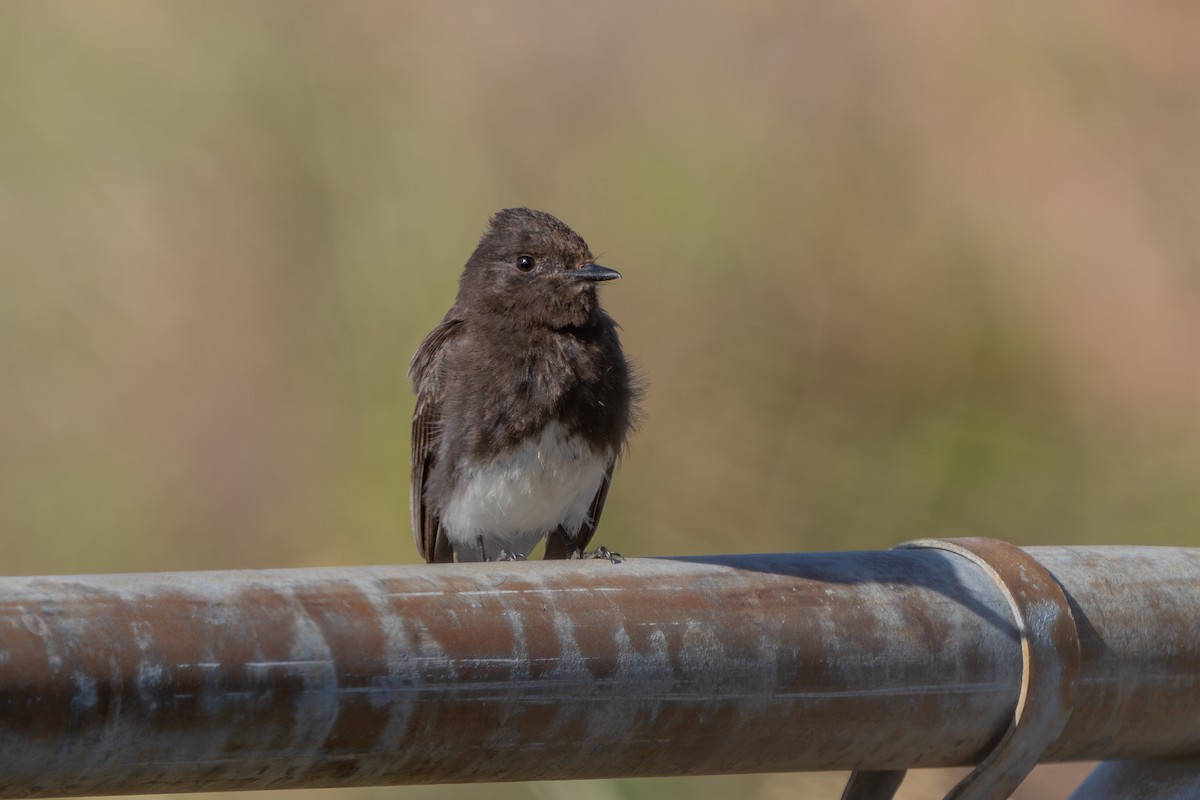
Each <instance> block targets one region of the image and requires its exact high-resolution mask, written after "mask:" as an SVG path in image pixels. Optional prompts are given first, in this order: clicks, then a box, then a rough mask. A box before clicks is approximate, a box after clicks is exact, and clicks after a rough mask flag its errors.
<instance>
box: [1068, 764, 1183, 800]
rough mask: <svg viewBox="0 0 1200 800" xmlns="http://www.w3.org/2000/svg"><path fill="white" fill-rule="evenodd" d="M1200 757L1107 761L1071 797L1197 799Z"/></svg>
mask: <svg viewBox="0 0 1200 800" xmlns="http://www.w3.org/2000/svg"><path fill="white" fill-rule="evenodd" d="M1197 797H1200V758H1159V759H1145V760H1142V761H1105V762H1104V763H1103V764H1101V765H1100V766H1098V767H1096V768H1095V769H1094V770H1092V773H1091V774H1090V775H1088V776H1087V779H1086V780H1084V782H1083V783H1082V784H1080V785H1079V788H1078V789H1076V790H1075V792H1074V793H1073V794H1072V795H1071V800H1196V798H1197Z"/></svg>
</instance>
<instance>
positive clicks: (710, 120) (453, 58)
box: [0, 0, 1200, 800]
mask: <svg viewBox="0 0 1200 800" xmlns="http://www.w3.org/2000/svg"><path fill="white" fill-rule="evenodd" d="M1198 29H1200V7H1198V6H1193V5H1187V4H1180V5H1162V4H1159V5H1155V6H1132V5H1122V4H1113V3H1088V4H1084V3H1079V4H1071V3H1068V4H1065V5H1064V4H1057V3H1052V4H1037V3H1029V2H1018V3H1005V4H983V5H980V4H959V3H952V2H947V0H935V1H934V2H931V3H923V4H919V5H918V4H909V5H907V6H906V5H904V4H876V3H865V2H857V1H854V0H852V1H851V2H846V3H835V4H825V3H808V2H805V3H788V2H782V0H750V2H740V3H732V2H726V3H720V2H697V3H690V4H687V5H674V4H666V3H661V2H651V3H636V2H629V1H628V0H621V1H620V2H612V3H603V4H566V3H562V4H556V3H549V2H539V1H535V0H528V1H521V2H496V3H491V2H481V1H469V2H460V3H453V4H410V3H387V4H383V3H373V2H359V1H357V0H355V1H352V2H339V3H317V2H242V3H232V2H200V1H198V0H197V1H196V2H189V1H188V0H170V1H168V2H157V3H154V2H109V3H90V4H85V3H67V2H12V3H6V4H5V5H4V6H3V7H2V8H0V535H2V536H3V545H4V559H3V562H0V563H2V565H3V566H2V567H0V570H2V571H3V572H4V573H5V574H30V573H70V572H114V571H137V570H176V569H189V570H191V569H222V568H261V567H285V566H316V565H333V564H365V563H387V562H399V561H414V560H416V552H415V550H414V548H413V546H412V544H411V540H410V535H409V528H408V517H407V492H408V488H407V486H408V425H409V416H410V414H411V409H412V406H411V403H412V398H411V395H410V392H409V387H408V384H407V381H406V379H405V378H404V371H405V368H406V366H407V361H408V358H409V356H410V355H411V353H412V351H413V350H414V349H415V347H416V345H417V343H418V342H419V341H420V338H421V336H422V335H423V334H424V333H425V332H426V331H427V330H429V329H430V328H431V327H432V326H433V325H434V324H435V323H436V322H437V321H438V320H439V319H440V318H441V316H442V314H443V313H444V311H445V309H446V308H447V307H448V306H449V304H450V303H451V301H452V299H453V294H454V291H455V282H456V278H457V275H458V271H459V269H460V267H461V265H462V263H463V262H464V261H465V259H466V257H467V256H468V255H469V253H470V251H471V250H472V248H473V247H474V244H475V241H476V240H477V237H478V236H479V234H480V233H481V231H482V230H483V227H484V225H485V223H486V221H487V218H488V216H489V214H491V213H492V212H493V211H495V210H497V209H499V208H502V207H506V206H513V205H529V206H533V207H537V208H541V209H545V210H547V211H550V212H552V213H554V214H556V215H558V216H560V217H562V218H563V219H564V220H565V221H567V223H568V224H570V225H572V226H573V227H575V228H576V229H577V230H578V231H579V232H580V233H581V234H582V235H583V236H584V237H585V238H586V239H587V240H588V242H589V243H590V244H591V245H592V249H593V250H594V251H595V252H596V253H597V254H599V255H600V256H601V257H602V259H603V261H602V263H605V264H610V265H612V266H614V267H617V268H618V269H620V270H621V271H622V272H623V274H624V276H625V280H623V281H621V282H619V283H617V284H613V285H610V286H607V287H605V290H604V293H605V302H606V304H607V306H608V308H609V309H610V311H611V312H612V313H613V315H614V316H615V317H616V318H617V319H618V321H620V322H621V323H622V325H623V330H624V334H623V335H624V341H625V343H626V346H627V349H628V351H629V352H630V353H631V354H632V355H633V356H634V357H635V358H636V359H637V361H638V363H639V364H640V365H641V368H642V369H643V370H644V372H645V373H646V375H647V377H648V378H649V382H650V392H649V395H648V399H647V402H646V419H645V422H644V425H643V426H642V430H641V431H640V432H639V433H638V435H637V437H636V439H635V442H634V445H633V448H632V450H631V452H630V453H629V455H628V457H627V459H626V460H625V462H624V464H623V465H622V467H621V469H620V472H619V474H618V476H617V480H616V483H615V488H614V491H613V493H612V494H611V495H610V499H609V505H608V510H607V512H606V515H605V525H604V530H603V531H602V534H601V538H602V540H603V542H604V543H605V544H607V545H609V546H611V547H613V548H615V549H618V550H620V551H622V552H624V553H626V554H633V555H659V554H702V553H718V552H734V551H737V552H742V551H778V550H801V549H803V550H808V549H856V548H881V547H888V546H891V545H893V544H896V543H898V542H901V541H904V540H906V539H911V538H915V537H920V536H957V535H992V536H999V537H1002V538H1004V539H1008V540H1010V541H1013V542H1017V543H1021V544H1034V543H1037V544H1051V543H1081V544H1102V543H1120V544H1174V545H1197V544H1200V491H1197V486H1198V485H1200V483H1198V481H1200V415H1198V414H1197V413H1196V409H1197V401H1198V400H1200V361H1198V359H1197V356H1196V354H1197V350H1198V346H1200V150H1198V148H1200V92H1198V91H1197V86H1198V85H1200V83H1198V79H1200V49H1198V48H1196V47H1195V46H1194V33H1195V31H1196V30H1198ZM797 746H803V743H802V742H798V743H797ZM1060 769H1062V770H1066V772H1065V773H1061V774H1067V775H1069V777H1070V779H1071V780H1074V779H1075V778H1076V777H1077V776H1078V773H1079V768H1078V767H1069V768H1060ZM1055 774H1060V773H1055V772H1054V771H1053V769H1051V770H1043V771H1040V772H1039V773H1038V774H1037V775H1035V778H1034V779H1033V780H1031V783H1030V784H1029V786H1027V787H1026V789H1024V790H1023V794H1022V795H1019V797H1026V798H1035V797H1038V798H1040V797H1062V796H1065V794H1066V793H1067V790H1066V789H1065V788H1064V787H1065V784H1064V783H1062V782H1061V781H1058V780H1055V779H1054V778H1053V776H1054V775H1055ZM1046 776H1050V777H1046ZM950 780H951V779H950V778H949V777H947V776H946V775H945V774H944V773H930V774H928V775H926V776H924V777H921V778H920V781H918V780H917V779H915V778H914V779H913V780H912V781H911V785H910V787H909V789H908V790H907V791H908V796H909V797H912V798H916V797H922V796H940V794H935V793H936V792H937V790H938V789H941V790H942V791H944V790H945V788H946V786H947V785H948V782H949V781H950ZM921 781H924V783H921ZM835 784H837V780H833V781H832V782H831V780H830V779H829V776H804V775H797V776H791V775H789V776H759V777H738V778H720V779H703V780H674V781H668V780H659V781H625V782H612V783H603V782H602V783H573V784H541V785H517V786H508V787H477V788H455V787H446V788H440V789H386V790H384V789H380V790H371V791H358V792H328V793H320V797H335V796H339V795H340V796H343V797H347V798H350V797H357V796H359V795H361V796H362V797H364V798H365V797H366V796H368V795H370V796H371V797H372V798H381V797H383V796H388V797H391V796H396V797H399V798H434V797H458V796H467V797H484V796H486V797H502V798H506V797H507V798H525V797H535V798H542V797H557V796H560V795H561V796H568V795H569V796H571V797H581V798H585V800H586V798H591V797H595V798H602V797H603V798H608V797H614V798H616V797H621V798H648V797H673V796H679V797H685V796H687V797H705V796H712V797H718V796H720V797H723V796H726V795H727V794H728V793H730V792H737V793H741V794H742V795H745V796H750V797H762V798H768V797H776V796H780V797H782V796H788V797H794V796H813V797H821V796H837V792H838V791H839V789H838V788H836V786H835ZM918 784H920V785H918ZM926 784H927V785H926ZM922 786H925V788H922ZM929 787H934V788H929ZM922 792H927V793H928V795H926V794H922ZM806 793H808V794H806ZM294 794H303V793H294ZM270 797H275V798H278V797H279V795H278V794H274V795H270Z"/></svg>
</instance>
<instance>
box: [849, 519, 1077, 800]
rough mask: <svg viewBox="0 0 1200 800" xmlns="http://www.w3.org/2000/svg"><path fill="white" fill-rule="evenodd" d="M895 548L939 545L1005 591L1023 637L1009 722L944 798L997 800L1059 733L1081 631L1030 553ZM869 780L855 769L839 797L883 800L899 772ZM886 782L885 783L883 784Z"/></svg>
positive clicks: (975, 543)
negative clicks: (1018, 682) (1018, 681)
mask: <svg viewBox="0 0 1200 800" xmlns="http://www.w3.org/2000/svg"><path fill="white" fill-rule="evenodd" d="M899 547H900V548H905V549H908V548H914V549H915V548H924V549H934V550H945V551H947V552H950V553H954V554H955V555H959V556H962V557H963V558H966V559H968V560H969V561H971V562H972V563H973V564H975V565H977V566H979V567H980V568H982V569H983V570H984V571H985V572H987V574H988V575H990V576H991V577H992V580H994V581H995V582H996V585H997V586H998V587H999V588H1000V590H1001V591H1002V592H1003V593H1004V596H1005V598H1006V599H1007V600H1008V604H1009V607H1010V608H1011V609H1012V614H1013V619H1014V620H1015V622H1016V626H1017V630H1018V632H1019V633H1020V636H1021V662H1022V675H1021V690H1020V693H1019V694H1018V696H1017V702H1016V706H1015V708H1014V711H1013V718H1012V722H1011V723H1010V724H1009V726H1008V730H1006V731H1005V732H1004V735H1003V737H1001V739H1000V741H999V742H998V743H997V745H996V747H995V748H994V749H993V750H992V751H991V752H990V753H988V755H987V756H986V757H985V758H984V759H983V760H982V761H981V762H980V763H979V765H978V766H976V767H975V769H974V770H973V771H972V772H971V774H970V775H968V776H967V777H966V778H964V779H963V780H962V781H960V782H959V783H958V785H957V786H955V787H954V788H953V789H952V790H950V793H949V794H947V795H946V800H1003V798H1007V797H1009V796H1010V795H1011V794H1012V793H1013V791H1014V790H1015V789H1016V788H1017V786H1019V785H1020V784H1021V781H1023V780H1025V778H1026V777H1027V776H1028V775H1029V773H1030V772H1032V771H1033V768H1034V767H1035V766H1036V765H1037V763H1038V760H1039V758H1041V755H1042V753H1044V752H1045V750H1046V748H1047V747H1049V746H1050V745H1051V744H1053V743H1054V741H1055V740H1056V739H1057V738H1058V736H1059V734H1061V733H1062V731H1063V728H1064V727H1065V726H1066V724H1067V720H1068V719H1069V718H1070V716H1071V711H1072V709H1073V707H1074V703H1075V696H1076V693H1077V691H1078V688H1079V663H1080V652H1079V632H1078V630H1077V629H1076V627H1075V619H1074V616H1073V614H1072V613H1071V606H1070V603H1069V602H1068V600H1067V597H1066V595H1065V594H1064V593H1063V590H1062V587H1061V586H1060V585H1059V583H1058V581H1056V580H1055V579H1054V576H1053V575H1051V574H1050V572H1049V570H1047V569H1046V568H1045V567H1043V566H1042V565H1041V564H1040V563H1038V562H1037V561H1036V560H1035V559H1034V558H1033V557H1032V556H1030V555H1029V554H1028V553H1026V552H1025V551H1024V550H1021V549H1020V548H1018V547H1014V546H1013V545H1011V544H1008V543H1007V542H1002V541H1000V540H998V539H985V538H970V539H920V540H917V541H913V542H907V543H905V544H902V545H899ZM888 774H891V775H892V779H891V780H887V781H878V780H870V779H869V776H870V775H871V773H861V772H855V773H853V774H851V776H850V781H849V783H848V784H847V786H846V790H845V792H844V793H843V795H842V798H843V800H887V798H891V797H893V796H894V794H895V791H896V789H897V788H899V783H900V779H901V778H902V776H903V773H899V774H896V773H882V774H880V775H879V777H880V778H882V777H883V776H884V775H888ZM884 787H887V788H884Z"/></svg>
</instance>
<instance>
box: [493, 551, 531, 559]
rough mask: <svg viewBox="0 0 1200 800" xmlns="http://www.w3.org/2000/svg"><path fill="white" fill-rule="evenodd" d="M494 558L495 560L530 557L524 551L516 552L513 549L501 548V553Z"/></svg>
mask: <svg viewBox="0 0 1200 800" xmlns="http://www.w3.org/2000/svg"><path fill="white" fill-rule="evenodd" d="M493 560H494V561H528V560H529V559H528V558H526V557H525V555H524V554H523V553H514V552H513V551H511V550H501V551H500V554H499V555H497V556H496V557H495V558H494V559H493Z"/></svg>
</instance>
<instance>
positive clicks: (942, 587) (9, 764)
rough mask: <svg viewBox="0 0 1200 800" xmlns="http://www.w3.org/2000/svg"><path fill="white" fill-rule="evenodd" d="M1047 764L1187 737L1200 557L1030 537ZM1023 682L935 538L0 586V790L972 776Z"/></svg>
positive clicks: (1194, 716) (1013, 658)
mask: <svg viewBox="0 0 1200 800" xmlns="http://www.w3.org/2000/svg"><path fill="white" fill-rule="evenodd" d="M1028 552H1029V553H1030V554H1032V555H1033V556H1034V557H1035V558H1036V559H1037V560H1038V561H1039V562H1040V563H1042V564H1043V565H1044V566H1046V568H1047V569H1049V571H1050V572H1051V573H1052V574H1053V575H1054V577H1055V579H1056V580H1057V581H1058V582H1059V583H1060V584H1061V585H1062V586H1063V589H1064V591H1065V592H1066V594H1067V596H1068V598H1069V599H1070V602H1071V606H1072V609H1073V610H1074V611H1075V622H1076V625H1077V627H1078V630H1079V636H1080V655H1081V662H1080V676H1081V679H1080V681H1079V687H1078V696H1077V698H1076V703H1075V710H1074V713H1073V714H1072V715H1071V717H1070V719H1069V721H1068V722H1067V725H1066V728H1065V729H1064V730H1063V732H1062V734H1061V736H1059V738H1058V741H1057V742H1056V743H1055V744H1054V745H1052V746H1051V747H1050V749H1049V751H1048V756H1049V757H1050V758H1056V759H1075V758H1079V759H1083V758H1144V757H1161V756H1177V755H1190V754H1196V753H1200V636H1197V630H1196V619H1197V618H1198V617H1200V551H1192V550H1181V549H1153V548H1032V549H1030V550H1029V551H1028ZM1021 685H1022V652H1021V638H1020V635H1019V631H1018V628H1017V626H1016V624H1015V622H1014V619H1013V615H1012V611H1011V608H1010V606H1009V602H1008V600H1007V599H1006V597H1005V596H1004V593H1003V592H1002V591H1001V589H1000V588H999V587H998V586H997V584H996V583H995V582H994V581H993V580H992V579H991V578H990V577H989V576H988V575H987V574H985V573H984V571H983V570H981V569H980V568H979V567H978V566H976V565H974V564H972V563H970V562H969V561H967V560H966V559H964V558H961V557H959V556H956V555H954V554H951V553H946V552H940V551H935V550H899V551H888V552H869V553H834V554H793V555H765V556H729V557H714V558H703V559H682V560H649V559H631V560H627V561H625V562H624V563H621V564H610V563H608V562H607V561H587V562H551V563H546V562H539V563H510V564H465V565H440V566H426V565H420V566H402V567H371V568H355V569H316V570H296V571H265V572H243V573H238V572H225V573H193V574H162V575H126V576H85V577H55V578H6V579H0V796H5V797H17V796H63V795H82V794H126V793H139V792H164V791H196V790H226V789H252V788H281V787H297V786H308V787H319V786H334V785H372V784H391V783H421V782H435V781H486V780H532V779H545V778H582V777H602V776H610V777H615V776H630V775H691V774H708V773H720V772H755V771H784V770H819V769H851V768H863V769H873V770H898V769H905V768H909V767H924V766H944V765H952V764H972V763H977V762H978V761H979V760H980V759H981V758H983V757H984V756H985V755H986V754H987V753H988V752H990V751H991V750H992V748H993V747H994V746H995V745H996V744H997V742H998V741H999V740H1000V739H1001V738H1002V737H1003V736H1004V734H1005V731H1006V730H1007V728H1008V727H1009V724H1010V721H1011V720H1012V717H1013V711H1014V707H1015V706H1016V704H1017V702H1018V698H1019V696H1020V693H1021Z"/></svg>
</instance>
